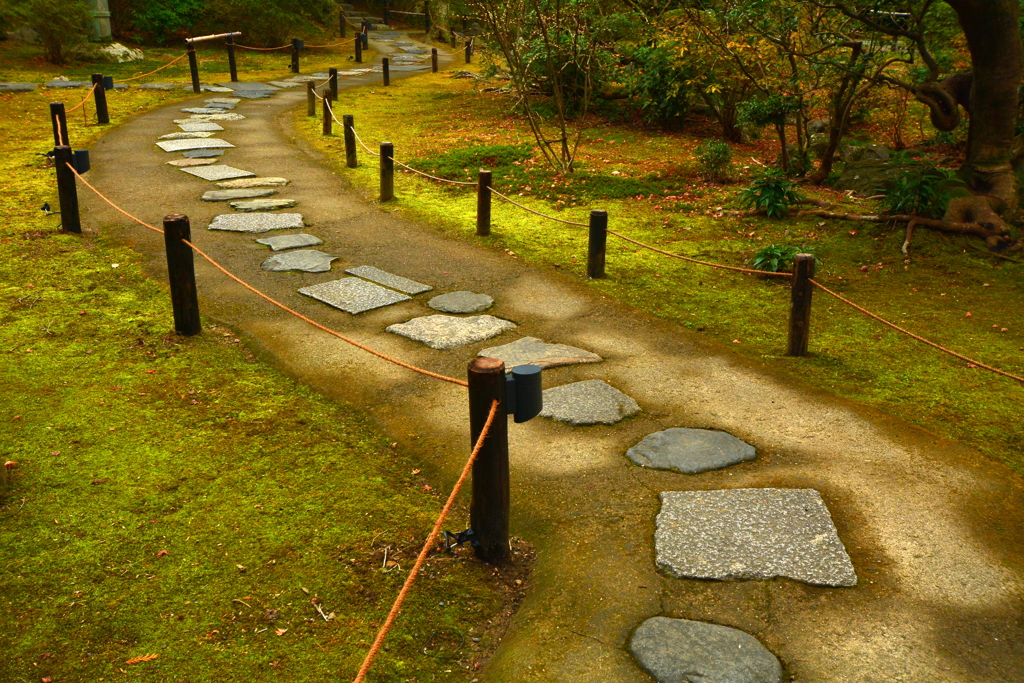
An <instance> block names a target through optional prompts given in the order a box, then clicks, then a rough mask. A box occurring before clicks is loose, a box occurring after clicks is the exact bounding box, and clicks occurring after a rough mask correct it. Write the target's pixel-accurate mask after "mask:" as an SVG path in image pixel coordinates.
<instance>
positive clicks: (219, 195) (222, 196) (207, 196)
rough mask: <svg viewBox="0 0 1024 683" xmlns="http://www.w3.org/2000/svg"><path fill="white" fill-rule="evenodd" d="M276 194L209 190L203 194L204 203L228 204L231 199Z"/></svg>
mask: <svg viewBox="0 0 1024 683" xmlns="http://www.w3.org/2000/svg"><path fill="white" fill-rule="evenodd" d="M274 194H277V190H269V189H267V190H210V191H209V192H204V193H203V197H202V200H203V201H204V202H229V201H231V200H233V199H255V198H256V197H269V196H270V195H274Z"/></svg>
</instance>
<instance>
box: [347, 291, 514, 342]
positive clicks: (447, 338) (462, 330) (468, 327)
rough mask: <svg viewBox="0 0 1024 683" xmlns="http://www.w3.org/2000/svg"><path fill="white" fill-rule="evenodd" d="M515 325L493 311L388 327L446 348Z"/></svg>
mask: <svg viewBox="0 0 1024 683" xmlns="http://www.w3.org/2000/svg"><path fill="white" fill-rule="evenodd" d="M346 272H348V271H346ZM515 327H516V325H515V323H512V322H509V321H508V320H502V319H501V318H495V317H494V316H493V315H477V316H473V317H471V318H456V317H454V316H450V315H427V316H424V317H422V318H413V319H412V320H410V321H409V322H405V323H398V324H395V325H390V326H388V328H387V331H388V332H391V333H393V334H397V335H400V336H402V337H407V338H408V339H412V340H413V341H418V342H423V343H424V344H426V345H427V346H429V347H430V348H432V349H442V350H444V349H453V348H455V347H456V346H465V345H466V344H472V343H473V342H478V341H483V340H484V339H490V338H491V337H496V336H498V335H499V334H501V333H502V332H507V331H508V330H513V329H515Z"/></svg>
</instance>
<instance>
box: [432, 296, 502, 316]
mask: <svg viewBox="0 0 1024 683" xmlns="http://www.w3.org/2000/svg"><path fill="white" fill-rule="evenodd" d="M427 305H428V306H430V307H431V308H433V309H434V310H435V311H441V312H442V313H480V312H481V311H486V310H487V309H488V308H490V307H491V306H493V305H494V299H492V298H491V297H489V296H487V295H486V294H475V293H473V292H449V293H447V294H441V295H440V296H435V297H434V298H433V299H431V300H430V301H428V302H427Z"/></svg>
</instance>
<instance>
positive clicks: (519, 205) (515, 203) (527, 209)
mask: <svg viewBox="0 0 1024 683" xmlns="http://www.w3.org/2000/svg"><path fill="white" fill-rule="evenodd" d="M490 190H491V192H493V193H494V194H496V195H498V196H499V197H501V198H502V199H504V200H505V201H506V202H508V203H509V204H514V205H516V206H518V207H519V208H520V209H522V210H523V211H529V212H530V213H532V214H536V215H538V216H540V217H541V218H547V219H548V220H549V221H558V222H559V223H565V224H566V225H580V226H582V227H584V228H589V227H590V226H589V225H588V224H587V223H577V222H576V221H567V220H565V219H564V218H555V217H554V216H548V215H546V214H543V213H541V212H540V211H534V210H533V209H531V208H530V207H528V206H523V205H522V204H520V203H519V202H517V201H515V200H512V199H509V198H508V197H506V196H505V195H503V194H502V193H500V192H498V191H497V190H495V189H494V188H493V187H492V188H490ZM608 232H611V230H609V231H608Z"/></svg>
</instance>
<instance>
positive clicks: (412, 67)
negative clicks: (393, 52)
mask: <svg viewBox="0 0 1024 683" xmlns="http://www.w3.org/2000/svg"><path fill="white" fill-rule="evenodd" d="M429 68H430V66H429V65H427V64H396V65H394V66H389V67H388V70H389V71H423V70H424V69H429Z"/></svg>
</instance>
